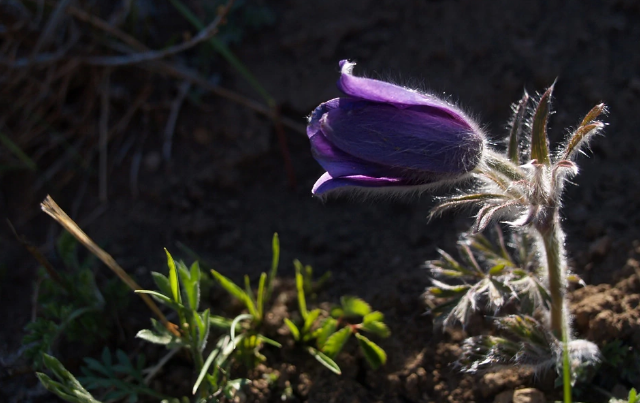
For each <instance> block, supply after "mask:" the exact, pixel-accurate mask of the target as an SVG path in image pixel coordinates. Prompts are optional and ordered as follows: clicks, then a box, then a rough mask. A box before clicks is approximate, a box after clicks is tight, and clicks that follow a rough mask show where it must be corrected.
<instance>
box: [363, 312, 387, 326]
mask: <svg viewBox="0 0 640 403" xmlns="http://www.w3.org/2000/svg"><path fill="white" fill-rule="evenodd" d="M383 320H384V315H383V314H382V312H380V311H374V312H371V313H368V314H366V315H364V318H362V323H369V322H382V321H383Z"/></svg>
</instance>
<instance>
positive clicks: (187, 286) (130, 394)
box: [33, 234, 390, 403]
mask: <svg viewBox="0 0 640 403" xmlns="http://www.w3.org/2000/svg"><path fill="white" fill-rule="evenodd" d="M272 252H273V257H272V261H271V268H270V271H269V273H268V274H267V273H262V274H261V276H260V279H259V280H258V285H257V289H256V290H255V292H254V290H253V289H252V287H251V284H250V281H249V278H248V277H247V276H245V284H244V287H240V286H238V285H236V284H235V283H234V282H233V281H231V280H230V279H229V278H227V277H225V276H224V275H222V274H221V273H219V272H217V271H215V270H212V271H211V273H212V275H213V279H214V281H215V282H217V283H218V284H219V285H220V286H221V287H222V288H223V289H224V290H226V291H227V292H228V293H229V294H230V295H231V296H232V297H233V298H235V299H237V300H239V301H241V302H242V304H243V307H244V308H245V312H244V313H241V314H239V315H237V316H235V317H225V316H219V315H213V314H211V312H210V309H204V310H203V309H201V308H200V302H201V295H202V289H201V288H202V282H203V280H204V278H205V277H206V274H205V273H204V272H203V271H202V270H201V268H200V266H199V264H198V263H197V262H195V263H193V264H192V265H191V266H189V267H187V266H186V265H185V264H184V263H183V262H181V261H176V260H174V259H173V257H172V256H171V254H170V253H169V252H168V251H166V255H167V266H168V273H167V274H163V273H159V272H152V273H151V275H152V278H153V281H154V282H155V285H156V287H157V289H156V290H137V291H136V292H137V293H140V294H146V295H149V296H151V297H152V298H153V299H155V300H156V301H157V302H159V303H161V304H163V305H165V306H166V307H167V308H168V309H170V310H172V311H173V312H174V314H175V317H177V323H176V324H173V323H171V322H168V321H167V320H166V319H165V318H164V317H160V320H155V319H151V328H149V329H142V330H140V331H139V332H138V333H137V335H136V337H137V338H140V339H142V340H145V341H147V342H149V343H153V344H158V345H163V346H165V347H166V348H167V349H168V350H169V352H168V353H167V354H166V356H165V357H163V358H162V359H160V360H159V361H158V363H156V364H154V365H151V366H149V367H145V365H146V364H145V358H144V356H143V355H141V354H137V355H136V356H135V357H134V358H135V359H132V358H131V356H130V355H128V354H127V353H125V352H124V351H122V350H116V351H115V353H112V352H111V351H110V350H109V349H107V348H105V349H104V350H103V352H102V355H101V357H100V359H94V358H85V359H84V362H85V365H84V366H83V367H81V372H82V374H83V376H81V377H79V378H77V379H76V378H75V377H74V376H73V375H72V374H71V373H70V372H68V371H67V370H66V369H65V368H64V366H63V365H62V364H61V363H60V362H59V361H58V360H56V359H55V358H53V357H52V356H50V355H48V354H46V353H43V352H41V353H40V357H41V359H42V360H43V365H44V367H46V368H47V369H49V371H51V372H52V373H53V374H54V378H55V380H54V379H52V378H50V377H49V376H48V375H46V374H44V373H38V377H39V379H40V381H41V382H42V384H43V385H44V386H45V387H46V388H47V389H48V390H50V391H51V392H53V393H55V394H57V395H58V396H59V397H61V398H62V399H64V400H67V401H70V402H77V403H99V401H98V400H96V399H95V398H94V397H93V395H92V393H94V394H96V396H99V397H100V400H104V401H113V400H119V399H125V398H126V399H127V401H128V402H136V401H138V399H139V398H140V396H148V397H151V398H155V399H161V400H162V402H166V403H185V402H190V401H195V402H198V403H202V402H220V401H228V400H232V399H234V397H235V396H236V394H237V393H239V391H240V390H241V389H242V387H243V386H244V385H246V384H248V383H250V382H251V381H250V380H249V379H245V378H235V379H234V378H232V377H231V374H232V372H233V371H234V370H235V369H236V368H237V367H238V366H239V365H244V367H245V368H246V369H251V368H254V367H255V366H256V364H258V363H261V362H264V361H265V360H266V357H265V356H264V355H263V354H262V353H261V351H262V348H263V347H264V346H265V345H270V346H272V347H277V348H280V347H281V344H280V343H278V342H277V341H275V340H273V339H272V338H271V337H268V336H267V335H265V330H264V328H265V327H264V326H263V324H264V318H265V313H266V311H267V309H268V306H267V305H268V303H269V301H270V300H271V297H272V296H273V292H274V280H275V278H276V275H277V271H278V265H279V259H280V243H279V239H278V236H277V234H275V235H274V237H273V241H272ZM294 263H295V268H296V289H297V296H298V306H299V308H300V316H301V317H302V318H303V323H302V324H300V326H297V325H296V324H294V322H293V321H291V320H289V319H285V323H286V325H287V326H288V327H289V329H290V330H291V334H292V335H293V337H294V339H295V340H296V342H299V343H300V344H302V345H303V346H304V348H305V350H306V351H307V352H308V353H310V354H311V355H312V356H314V357H315V358H316V359H317V360H318V361H319V362H320V363H322V364H323V365H324V366H326V367H327V368H329V369H330V370H331V371H333V372H335V373H337V374H340V373H341V371H340V368H339V367H338V365H337V364H336V363H335V361H334V358H335V357H336V356H337V355H338V353H339V352H340V351H341V350H342V348H343V347H344V345H345V344H346V342H347V341H348V340H349V338H350V337H351V335H354V336H355V338H356V339H357V341H358V344H359V346H360V351H361V352H362V354H363V355H364V357H365V359H366V360H367V362H369V364H370V365H371V367H372V368H374V369H375V368H378V367H380V366H381V365H383V364H384V363H385V362H386V358H387V357H386V353H385V352H384V350H382V348H380V347H379V346H378V345H377V344H375V343H374V342H373V341H371V340H369V338H368V337H367V336H365V335H364V333H370V334H373V335H377V336H380V337H388V336H389V334H390V332H389V329H388V328H387V326H386V325H385V324H384V316H383V315H382V313H380V312H377V311H373V310H372V309H371V307H370V306H369V304H368V303H366V302H365V301H364V300H362V299H359V298H355V297H343V298H342V299H341V304H340V305H338V306H336V307H334V308H333V309H332V310H331V311H330V312H325V311H323V310H321V309H313V310H311V311H308V310H307V305H306V295H314V293H315V291H316V290H317V288H318V287H319V286H320V285H321V284H322V283H324V282H325V281H326V279H327V278H328V274H327V275H325V276H323V277H322V278H321V279H320V280H319V281H317V282H313V280H312V275H313V270H312V268H311V267H310V266H306V267H303V266H302V264H301V263H300V262H298V261H295V262H294ZM91 278H93V277H91ZM78 284H79V283H78ZM93 287H94V288H95V289H96V290H97V288H96V287H95V284H94V285H93ZM94 292H95V291H94ZM103 304H104V300H103ZM77 318H78V316H76V317H75V318H72V319H71V320H70V321H69V322H70V323H71V322H72V321H73V319H77ZM50 326H52V324H51V322H46V321H38V322H35V323H34V325H33V328H34V332H33V333H34V334H38V335H40V336H41V337H40V338H41V340H48V339H47V338H46V337H45V336H46V335H50V334H52V333H54V330H56V331H57V330H59V328H54V329H53V330H52V329H50V328H49V327H50ZM36 330H37V332H36ZM211 338H213V339H214V340H215V341H214V342H212V343H211V342H210V339H211ZM180 351H184V352H186V353H187V354H188V355H189V356H190V358H191V360H192V362H193V365H194V376H195V382H194V384H193V387H192V393H193V395H194V396H195V400H192V398H191V397H189V396H182V397H179V398H175V397H169V396H165V395H164V394H163V393H160V392H159V391H156V390H154V389H153V388H151V387H150V386H149V382H150V381H151V379H152V378H153V377H154V376H155V375H156V374H157V373H158V372H159V371H160V369H162V368H163V366H164V365H165V364H166V363H167V362H168V361H169V360H170V359H171V357H173V355H175V354H176V353H178V352H180ZM89 391H91V392H89ZM287 393H288V394H290V393H291V391H288V392H287V391H286V390H285V392H284V394H283V396H284V395H287Z"/></svg>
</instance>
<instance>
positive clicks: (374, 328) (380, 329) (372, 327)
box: [360, 320, 391, 338]
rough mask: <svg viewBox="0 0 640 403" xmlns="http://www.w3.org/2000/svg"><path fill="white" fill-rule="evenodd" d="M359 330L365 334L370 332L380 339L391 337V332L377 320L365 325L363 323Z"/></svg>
mask: <svg viewBox="0 0 640 403" xmlns="http://www.w3.org/2000/svg"><path fill="white" fill-rule="evenodd" d="M360 329H362V330H364V331H367V332H371V333H373V334H375V335H377V336H380V337H385V338H386V337H389V336H390V335H391V331H390V330H389V328H388V327H387V325H386V324H384V323H383V322H379V321H377V320H374V321H370V322H366V323H365V322H363V323H362V324H361V325H360Z"/></svg>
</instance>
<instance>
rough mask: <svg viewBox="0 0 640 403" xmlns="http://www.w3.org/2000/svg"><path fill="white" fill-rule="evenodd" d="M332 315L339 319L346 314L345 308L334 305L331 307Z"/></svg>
mask: <svg viewBox="0 0 640 403" xmlns="http://www.w3.org/2000/svg"><path fill="white" fill-rule="evenodd" d="M330 315H331V317H332V318H335V319H339V318H341V317H343V316H344V310H343V309H342V308H340V307H339V306H334V307H333V308H331V313H330Z"/></svg>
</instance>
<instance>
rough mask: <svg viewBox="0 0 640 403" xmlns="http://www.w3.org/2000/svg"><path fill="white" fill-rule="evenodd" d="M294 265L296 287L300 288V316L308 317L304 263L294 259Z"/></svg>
mask: <svg viewBox="0 0 640 403" xmlns="http://www.w3.org/2000/svg"><path fill="white" fill-rule="evenodd" d="M293 265H294V267H295V269H296V289H297V290H298V306H299V308H300V316H302V319H304V320H306V319H307V315H308V312H307V300H306V298H305V296H304V277H303V276H302V263H300V261H299V260H297V259H296V260H294V261H293Z"/></svg>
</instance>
